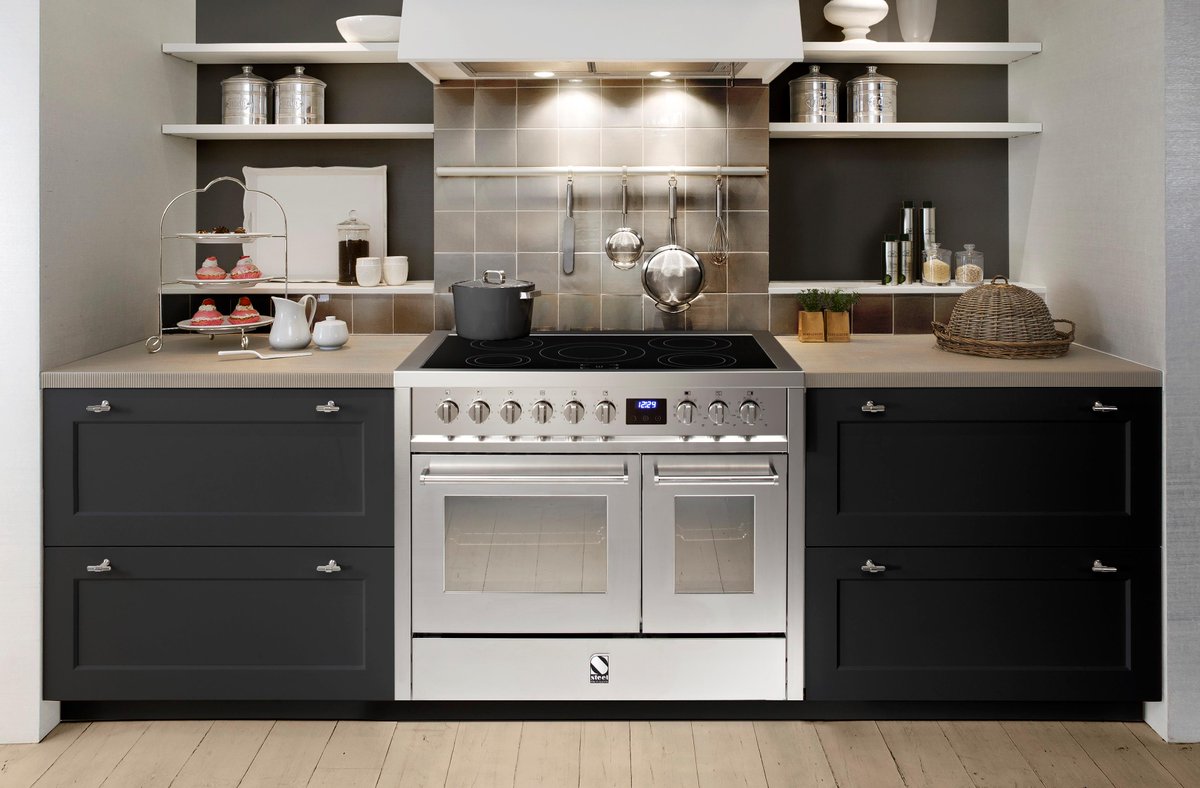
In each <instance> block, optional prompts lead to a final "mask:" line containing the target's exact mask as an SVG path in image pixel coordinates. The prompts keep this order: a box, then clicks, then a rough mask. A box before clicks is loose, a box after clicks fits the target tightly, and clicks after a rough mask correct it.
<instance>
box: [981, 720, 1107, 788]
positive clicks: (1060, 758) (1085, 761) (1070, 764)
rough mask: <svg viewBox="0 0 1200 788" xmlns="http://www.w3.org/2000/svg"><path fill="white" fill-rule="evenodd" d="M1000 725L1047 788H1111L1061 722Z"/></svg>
mask: <svg viewBox="0 0 1200 788" xmlns="http://www.w3.org/2000/svg"><path fill="white" fill-rule="evenodd" d="M1000 725H1001V727H1002V728H1004V732H1005V733H1007V734H1008V738H1009V739H1011V740H1012V743H1013V744H1014V745H1016V748H1017V750H1019V751H1020V753H1021V755H1023V756H1024V757H1025V760H1026V761H1028V762H1029V765H1030V766H1032V767H1033V771H1034V772H1036V773H1037V776H1038V778H1039V779H1041V781H1042V783H1043V784H1044V785H1045V786H1046V788H1080V786H1087V788H1112V783H1111V782H1109V779H1108V778H1107V777H1105V776H1104V772H1103V771H1101V770H1100V767H1099V766H1097V765H1096V764H1095V762H1094V761H1092V759H1091V758H1090V757H1089V756H1088V754H1087V753H1086V752H1084V751H1083V748H1082V747H1080V746H1079V743H1078V742H1076V741H1075V738H1074V737H1073V736H1071V734H1070V733H1068V732H1067V729H1066V728H1064V727H1063V726H1062V723H1061V722H1003V723H1001V724H1000Z"/></svg>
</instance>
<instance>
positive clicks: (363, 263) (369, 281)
mask: <svg viewBox="0 0 1200 788" xmlns="http://www.w3.org/2000/svg"><path fill="white" fill-rule="evenodd" d="M382 276H383V264H382V263H381V262H379V258H378V257H360V258H358V260H356V261H355V263H354V278H355V280H356V281H357V282H358V286H359V287H375V286H376V285H378V284H379V282H380V280H381V278H382Z"/></svg>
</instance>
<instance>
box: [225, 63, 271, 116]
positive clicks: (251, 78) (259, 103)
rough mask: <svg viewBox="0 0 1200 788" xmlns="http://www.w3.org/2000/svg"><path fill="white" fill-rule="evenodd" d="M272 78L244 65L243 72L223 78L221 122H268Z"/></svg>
mask: <svg viewBox="0 0 1200 788" xmlns="http://www.w3.org/2000/svg"><path fill="white" fill-rule="evenodd" d="M270 95H271V80H269V79H264V78H263V77H260V76H259V75H258V74H255V73H254V68H253V67H252V66H242V73H240V74H237V75H236V76H232V77H230V78H229V79H223V80H221V122H222V123H229V124H236V125H261V124H265V123H267V122H268V118H267V107H268V106H269V105H270Z"/></svg>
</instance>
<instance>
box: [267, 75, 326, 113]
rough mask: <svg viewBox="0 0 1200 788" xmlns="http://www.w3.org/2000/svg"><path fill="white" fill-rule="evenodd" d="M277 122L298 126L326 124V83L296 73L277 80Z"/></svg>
mask: <svg viewBox="0 0 1200 788" xmlns="http://www.w3.org/2000/svg"><path fill="white" fill-rule="evenodd" d="M275 122H276V123H279V124H287V125H297V124H306V123H324V122H325V83H324V82H322V81H321V80H319V79H317V78H316V77H310V76H308V75H307V74H305V73H304V66H296V72H295V73H294V74H289V75H287V76H286V77H280V78H279V79H277V80H275Z"/></svg>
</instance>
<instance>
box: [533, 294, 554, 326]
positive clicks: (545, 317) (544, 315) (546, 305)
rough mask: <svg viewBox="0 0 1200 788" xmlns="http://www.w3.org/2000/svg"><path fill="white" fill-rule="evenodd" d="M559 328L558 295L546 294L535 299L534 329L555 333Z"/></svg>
mask: <svg viewBox="0 0 1200 788" xmlns="http://www.w3.org/2000/svg"><path fill="white" fill-rule="evenodd" d="M556 328H558V294H557V293H545V294H543V295H540V296H538V297H537V298H535V299H533V329H534V330H535V331H553V330H554V329H556Z"/></svg>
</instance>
